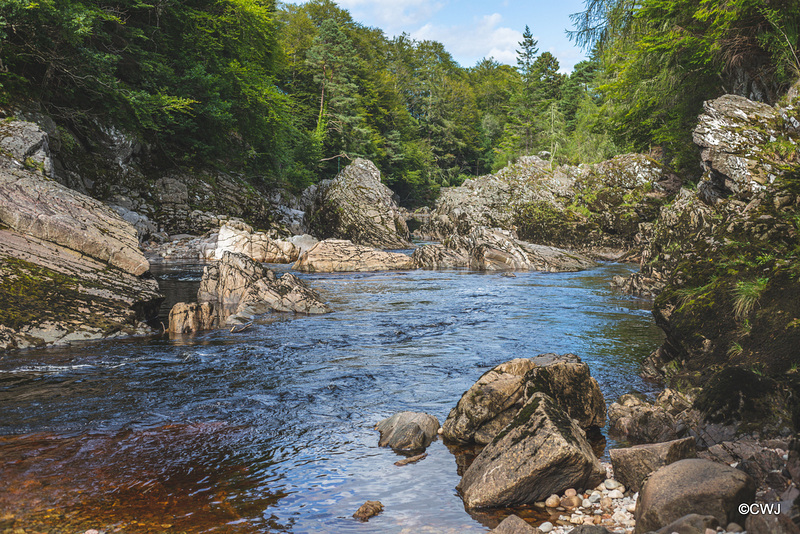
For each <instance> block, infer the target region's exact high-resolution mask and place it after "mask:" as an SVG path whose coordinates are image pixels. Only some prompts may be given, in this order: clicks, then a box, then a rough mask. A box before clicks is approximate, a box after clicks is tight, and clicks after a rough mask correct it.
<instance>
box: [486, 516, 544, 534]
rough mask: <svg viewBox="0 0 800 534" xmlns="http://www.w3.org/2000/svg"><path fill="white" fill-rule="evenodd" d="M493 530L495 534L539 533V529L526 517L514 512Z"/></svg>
mask: <svg viewBox="0 0 800 534" xmlns="http://www.w3.org/2000/svg"><path fill="white" fill-rule="evenodd" d="M491 532H493V533H494V534H537V532H539V531H538V529H536V528H534V527H532V526H531V525H529V524H528V523H527V522H526V521H525V520H524V519H522V518H520V517H519V516H517V515H513V514H512V515H510V516H508V517H506V518H505V519H503V521H501V522H500V524H499V525H497V527H495V528H494V529H493V530H492V531H491Z"/></svg>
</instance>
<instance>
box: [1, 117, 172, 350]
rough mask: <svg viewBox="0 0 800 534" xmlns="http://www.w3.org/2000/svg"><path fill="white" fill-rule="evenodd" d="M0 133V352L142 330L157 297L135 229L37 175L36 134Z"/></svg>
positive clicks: (44, 157) (39, 145)
mask: <svg viewBox="0 0 800 534" xmlns="http://www.w3.org/2000/svg"><path fill="white" fill-rule="evenodd" d="M0 134H2V136H3V137H2V146H3V147H4V148H3V149H2V152H0V324H2V325H3V326H4V328H3V332H2V335H1V336H0V343H1V344H0V349H13V348H24V347H29V346H39V345H46V344H54V343H69V342H72V341H80V340H87V339H98V338H104V337H109V336H118V335H125V334H134V333H142V332H149V331H150V329H149V327H147V325H145V324H144V322H145V321H147V320H150V319H153V318H154V317H155V315H156V314H157V310H158V304H159V303H160V302H161V300H162V297H161V295H160V294H159V293H158V284H157V283H156V282H155V281H154V280H152V279H149V278H147V277H145V276H143V275H146V273H147V271H148V270H149V263H148V262H147V260H146V259H145V258H144V256H143V255H142V254H141V252H140V251H139V249H138V240H137V237H136V230H135V229H134V228H133V227H132V226H131V225H130V224H129V223H127V222H125V221H124V220H123V219H122V218H121V217H120V216H119V215H117V214H116V213H115V212H114V211H113V210H111V209H109V208H108V207H106V206H105V205H104V204H102V203H100V202H98V201H96V200H94V199H92V198H89V197H87V196H85V195H82V194H81V193H78V192H75V191H72V190H70V189H67V188H66V187H64V186H62V185H60V184H59V183H57V182H54V181H53V180H51V179H49V178H47V177H46V176H45V174H47V173H48V170H47V164H46V163H47V161H48V159H49V152H48V144H47V135H46V134H44V132H42V131H41V130H39V129H38V128H37V127H35V126H34V125H31V124H29V123H22V122H6V123H3V125H2V128H0ZM20 159H21V161H20ZM43 162H44V163H43Z"/></svg>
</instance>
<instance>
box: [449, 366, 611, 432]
mask: <svg viewBox="0 0 800 534" xmlns="http://www.w3.org/2000/svg"><path fill="white" fill-rule="evenodd" d="M538 392H541V393H545V394H547V395H549V396H550V397H552V398H553V399H555V401H556V402H557V403H558V404H559V406H560V407H561V408H562V409H563V410H565V411H566V412H567V414H568V415H569V416H570V417H571V418H573V419H575V420H576V421H577V423H578V425H579V426H581V427H583V428H587V429H588V428H590V427H602V426H603V425H604V424H605V401H604V400H603V394H602V393H601V392H600V387H599V385H598V384H597V381H596V380H595V379H594V378H592V377H591V376H590V374H589V367H588V366H587V365H586V364H585V363H583V362H581V360H580V358H579V357H578V356H575V355H574V354H565V355H563V356H560V355H557V354H540V355H539V356H536V357H534V358H517V359H514V360H511V361H508V362H505V363H502V364H500V365H498V366H496V367H494V368H493V369H491V370H489V371H487V372H486V373H485V374H484V375H483V376H481V377H480V378H479V379H478V381H477V382H475V384H473V385H472V386H471V387H470V388H469V389H468V390H467V391H466V392H465V393H464V395H462V396H461V399H460V400H459V401H458V404H457V405H456V407H455V408H453V409H452V410H451V411H450V415H448V417H447V420H446V421H445V423H444V425H443V431H444V436H445V437H446V438H447V439H450V440H453V441H457V442H461V443H472V442H474V443H478V444H487V443H489V442H491V441H492V440H493V439H494V438H495V436H497V434H499V433H500V432H501V431H502V430H503V428H505V427H506V425H508V424H509V423H510V422H511V420H512V419H513V418H514V417H515V416H516V415H517V413H518V412H519V410H520V409H521V408H522V406H523V405H524V404H525V403H526V402H527V401H528V399H530V398H531V397H532V396H533V395H534V394H535V393H538Z"/></svg>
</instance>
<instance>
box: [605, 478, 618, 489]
mask: <svg viewBox="0 0 800 534" xmlns="http://www.w3.org/2000/svg"><path fill="white" fill-rule="evenodd" d="M603 485H604V486H605V487H606V489H608V490H614V489H617V488H618V487H620V486H621V484H620V483H619V482H617V481H616V480H614V479H613V478H609V479H607V480H606V481H605V482H603Z"/></svg>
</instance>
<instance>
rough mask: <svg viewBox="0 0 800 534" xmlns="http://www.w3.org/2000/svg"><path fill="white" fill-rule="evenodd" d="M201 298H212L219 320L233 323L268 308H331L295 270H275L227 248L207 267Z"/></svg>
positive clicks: (319, 310) (323, 310)
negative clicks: (280, 272)
mask: <svg viewBox="0 0 800 534" xmlns="http://www.w3.org/2000/svg"><path fill="white" fill-rule="evenodd" d="M197 300H198V302H210V303H212V304H213V305H214V309H215V310H217V313H218V316H219V323H220V324H223V323H226V322H228V323H231V322H235V321H240V320H243V319H248V318H251V317H253V316H255V315H258V314H261V313H266V312H268V311H271V310H274V311H281V312H295V313H308V314H318V313H327V312H329V311H330V308H329V307H328V305H327V304H325V303H324V302H322V300H321V299H320V297H319V295H318V294H317V293H316V292H315V291H314V290H312V289H310V288H309V287H308V286H307V285H306V284H305V282H303V281H302V280H300V279H299V278H297V277H296V276H294V275H293V274H291V273H285V274H284V275H283V276H281V277H280V278H278V277H277V276H276V275H275V273H274V272H273V271H271V270H270V269H268V268H267V267H264V266H263V265H261V264H260V263H258V262H255V261H253V260H251V259H250V258H248V257H247V256H245V255H243V254H236V253H233V252H225V253H224V254H223V256H222V260H221V261H220V262H219V263H216V264H212V265H207V266H206V267H205V269H204V270H203V278H202V280H201V282H200V289H198V291H197Z"/></svg>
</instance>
